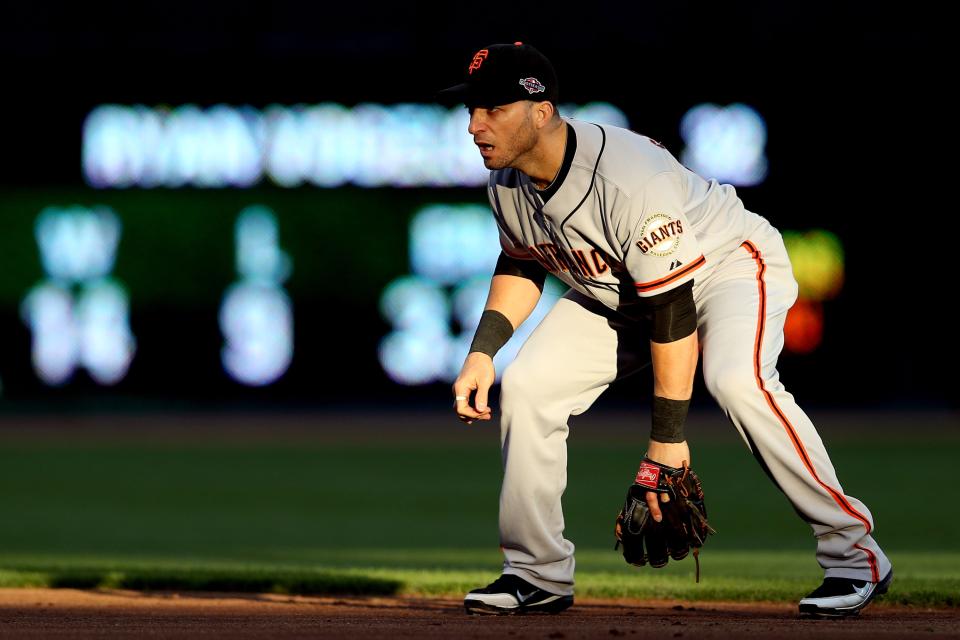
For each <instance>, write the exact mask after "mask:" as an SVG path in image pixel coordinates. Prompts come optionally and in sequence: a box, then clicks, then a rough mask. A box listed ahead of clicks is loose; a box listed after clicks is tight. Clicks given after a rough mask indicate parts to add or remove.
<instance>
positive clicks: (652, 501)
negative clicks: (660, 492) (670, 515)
mask: <svg viewBox="0 0 960 640" xmlns="http://www.w3.org/2000/svg"><path fill="white" fill-rule="evenodd" d="M646 499H647V508H649V509H650V515H651V516H653V519H654V520H656V521H657V522H660V521H661V520H663V515H662V514H661V513H660V504H659V502H658V501H657V494H656V493H655V492H653V491H647V495H646Z"/></svg>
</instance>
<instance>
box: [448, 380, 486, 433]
mask: <svg viewBox="0 0 960 640" xmlns="http://www.w3.org/2000/svg"><path fill="white" fill-rule="evenodd" d="M476 388H477V386H476V382H474V384H472V385H471V384H469V383H468V382H466V381H461V380H457V381H456V382H455V383H454V385H453V393H454V396H453V409H454V411H456V412H457V417H459V418H460V419H461V420H464V419H471V420H472V419H473V418H476V417H478V416H479V415H480V414H479V413H478V412H476V411H474V410H473V407H471V406H470V392H471V391H473V390H474V389H476ZM467 424H470V423H469V422H467Z"/></svg>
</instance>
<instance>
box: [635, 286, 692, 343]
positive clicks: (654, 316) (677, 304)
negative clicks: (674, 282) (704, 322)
mask: <svg viewBox="0 0 960 640" xmlns="http://www.w3.org/2000/svg"><path fill="white" fill-rule="evenodd" d="M643 302H644V304H646V305H648V314H647V317H648V318H649V319H650V339H651V340H653V341H654V342H659V343H661V344H664V343H667V342H676V341H677V340H680V339H681V338H686V337H687V336H689V335H690V334H691V333H693V332H694V331H696V330H697V305H696V303H695V302H694V301H693V280H690V281H689V282H686V283H684V284H682V285H680V286H679V287H677V288H676V289H672V290H670V291H667V292H666V293H661V294H658V295H655V296H651V297H650V298H643Z"/></svg>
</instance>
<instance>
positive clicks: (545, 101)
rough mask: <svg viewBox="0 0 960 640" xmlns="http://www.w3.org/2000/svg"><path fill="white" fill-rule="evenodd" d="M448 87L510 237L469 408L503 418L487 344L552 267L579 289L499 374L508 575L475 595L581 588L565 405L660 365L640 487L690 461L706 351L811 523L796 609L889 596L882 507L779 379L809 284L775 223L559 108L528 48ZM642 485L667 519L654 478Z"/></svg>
mask: <svg viewBox="0 0 960 640" xmlns="http://www.w3.org/2000/svg"><path fill="white" fill-rule="evenodd" d="M441 95H442V96H443V97H444V98H446V99H450V100H451V101H456V102H462V103H463V104H465V105H466V107H467V108H468V109H469V113H470V125H469V128H468V131H469V133H470V135H471V136H473V141H474V143H475V144H476V145H477V148H478V150H479V152H480V155H481V157H482V158H483V162H484V164H485V166H486V167H487V168H488V169H490V179H489V183H488V195H489V199H490V205H491V207H492V209H493V214H494V216H495V217H496V221H497V224H498V226H499V230H500V243H501V248H502V253H501V255H500V258H499V261H498V263H497V266H496V269H495V271H494V276H493V280H492V284H491V287H490V292H489V296H488V299H487V303H486V306H485V311H484V312H483V316H482V318H481V321H480V324H479V326H478V328H477V332H476V335H475V338H474V341H473V344H472V346H471V349H470V353H469V355H468V356H467V358H466V360H465V361H464V364H463V368H462V370H461V372H460V375H459V377H458V378H457V380H456V382H455V383H454V385H453V391H454V395H455V400H454V408H455V411H456V413H457V415H458V417H459V418H460V419H461V420H463V421H464V422H466V423H467V424H470V423H472V422H473V421H474V420H491V419H492V417H493V414H492V411H491V408H490V407H489V405H488V392H489V389H490V386H491V385H492V384H493V381H494V377H495V376H494V367H493V356H494V354H495V353H496V352H497V350H498V349H499V348H500V347H501V346H502V345H503V344H504V343H505V342H506V341H507V340H508V339H509V338H510V336H511V335H512V333H513V331H514V330H515V329H516V328H517V327H518V326H520V324H521V323H523V321H524V320H525V319H526V318H527V317H528V316H529V314H530V313H531V311H532V310H533V308H534V307H535V306H536V304H537V301H538V299H539V296H540V293H541V291H542V288H543V283H544V279H545V277H546V275H545V274H546V273H547V272H550V273H552V274H553V275H555V276H556V277H558V278H559V279H560V280H562V281H563V282H564V283H566V284H567V285H569V287H570V289H569V291H567V293H566V294H565V295H564V296H563V297H562V298H561V299H560V300H559V301H558V302H557V304H556V305H555V306H554V307H553V309H552V310H551V311H550V313H549V314H548V315H547V316H546V318H544V320H543V321H542V322H541V323H540V325H539V326H538V327H537V328H536V330H535V331H534V332H533V333H532V335H531V336H530V337H529V339H528V340H527V341H526V343H525V344H524V345H523V348H522V349H521V351H520V353H519V355H518V356H517V358H516V360H515V361H514V362H513V363H512V364H511V365H510V366H509V367H507V369H506V370H505V372H504V375H503V379H502V385H501V391H500V411H501V416H500V420H501V443H502V453H503V485H502V489H501V494H500V520H499V525H500V543H501V545H502V548H503V553H504V556H505V559H504V564H503V575H501V576H500V577H499V578H498V579H497V580H495V581H494V582H493V583H491V584H490V585H488V586H487V587H484V588H480V589H475V590H473V591H471V592H470V593H468V594H467V596H466V598H465V600H464V604H465V607H466V609H467V611H468V612H470V613H474V612H487V613H498V614H503V613H526V612H550V613H557V612H560V611H563V610H564V609H566V608H568V607H569V606H571V605H572V604H573V591H574V545H573V543H571V542H570V541H569V540H567V539H565V538H564V536H563V529H564V522H563V513H562V510H561V506H560V498H561V495H562V493H563V491H564V488H565V485H566V461H567V455H566V438H567V433H568V426H567V421H568V418H569V416H570V415H578V414H581V413H583V412H584V411H586V410H587V409H588V408H589V407H590V405H591V404H592V403H593V402H594V401H595V400H596V399H597V397H598V396H599V395H600V394H601V393H602V392H603V391H604V389H606V388H607V387H608V386H609V385H610V383H612V382H613V381H615V380H617V379H619V378H621V377H623V376H626V375H629V374H631V373H634V372H636V371H637V370H639V369H641V368H642V367H645V366H648V365H651V366H652V368H653V378H654V388H653V411H652V414H653V416H652V430H651V437H650V441H649V445H648V450H647V456H646V458H645V460H644V463H643V465H641V471H640V473H638V483H641V484H642V482H641V479H642V478H643V477H650V475H649V474H650V473H653V472H655V471H656V470H657V469H662V470H673V471H677V470H679V469H681V468H683V469H687V468H688V465H689V464H690V462H691V458H690V450H689V448H688V446H687V442H686V437H685V436H684V433H683V425H684V421H685V419H686V415H687V409H688V406H689V403H690V396H691V393H692V388H693V377H694V372H695V370H696V366H697V361H698V358H700V357H701V356H700V353H702V367H703V377H704V380H705V382H706V385H707V388H708V390H709V391H710V394H711V395H712V396H713V397H714V398H715V399H716V401H717V402H718V403H719V405H720V407H721V408H722V409H723V411H724V412H725V413H726V415H727V416H728V417H729V419H730V421H731V422H732V423H733V425H734V426H735V427H736V429H737V430H738V432H739V433H740V435H741V437H742V438H743V440H744V442H745V443H746V445H747V447H748V448H749V449H750V451H751V452H752V453H753V455H754V456H755V457H756V459H757V461H758V462H759V463H760V465H761V467H762V468H763V470H764V471H765V472H766V474H767V475H768V476H769V477H770V479H771V480H772V481H773V482H774V483H775V484H776V486H777V487H778V488H779V489H780V490H781V491H782V492H783V493H784V494H785V495H786V496H787V498H788V499H789V500H790V502H791V503H792V505H793V507H794V508H795V510H796V512H797V513H798V514H799V515H800V517H801V518H803V519H804V520H805V521H806V522H807V523H808V524H809V525H810V526H811V527H812V528H813V531H814V534H815V535H816V537H817V559H818V561H819V562H820V565H821V566H822V567H823V568H824V572H825V579H824V581H823V584H822V585H821V586H820V587H819V588H817V589H816V590H815V591H813V592H812V593H810V594H809V595H808V596H807V597H805V598H803V599H802V600H801V601H800V611H801V612H802V613H809V614H815V615H824V616H844V615H852V614H856V613H857V612H859V611H860V610H861V609H862V608H863V607H864V606H866V605H867V604H868V603H869V602H870V601H871V600H872V599H873V598H874V597H876V596H877V595H879V594H881V593H884V592H885V591H886V590H887V588H888V586H889V584H890V582H891V580H892V575H893V574H892V567H891V564H890V561H889V560H888V559H887V557H886V555H884V553H883V551H882V550H881V549H880V547H879V546H878V545H877V543H876V541H875V540H874V539H873V537H872V536H871V533H872V531H873V519H872V516H871V515H870V511H869V510H868V509H867V508H866V506H864V505H863V503H861V502H860V501H858V500H857V499H856V498H853V497H851V496H849V495H846V494H845V493H844V491H843V489H842V488H841V486H840V483H839V481H838V480H837V476H836V473H835V471H834V469H833V465H832V463H831V462H830V458H829V456H828V455H827V451H826V450H825V448H824V445H823V443H822V442H821V440H820V437H819V436H818V434H817V431H816V429H815V428H814V426H813V424H812V423H811V421H810V419H809V418H808V417H807V416H806V415H805V414H804V412H803V411H802V410H801V409H800V407H798V406H797V404H796V402H795V401H794V399H793V396H792V395H791V394H790V393H788V392H787V391H786V389H785V388H784V386H783V385H782V384H781V383H780V381H779V376H778V373H777V370H776V361H777V356H778V354H779V353H780V350H781V348H782V347H783V326H784V319H785V318H786V315H787V310H788V309H789V308H790V307H791V306H792V305H793V303H794V301H795V299H796V297H797V284H796V281H795V280H794V278H793V273H792V269H791V266H790V261H789V258H788V256H787V252H786V250H785V248H784V245H783V242H782V240H781V236H780V233H779V232H778V231H777V230H776V229H775V228H774V227H773V226H771V225H770V223H769V222H768V221H767V220H766V219H764V218H763V217H761V216H759V215H757V214H754V213H751V212H750V211H747V210H746V209H745V208H744V206H743V204H742V203H741V201H740V199H739V198H738V197H737V194H736V192H735V190H734V189H733V187H731V186H729V185H724V184H719V183H717V182H716V181H715V180H706V179H704V178H701V177H700V176H698V175H696V174H695V173H693V172H691V171H689V170H688V169H687V168H686V167H684V166H683V165H681V164H680V163H679V162H678V161H677V160H676V159H674V157H673V156H672V155H671V154H670V153H669V152H668V151H667V150H666V149H665V148H664V147H663V146H662V145H660V144H659V143H658V142H656V141H654V140H651V139H650V138H647V137H645V136H642V135H639V134H636V133H634V132H632V131H628V130H626V129H622V128H618V127H613V126H607V125H602V126H601V125H597V124H591V123H588V122H580V121H577V120H573V119H569V118H565V117H561V116H560V115H559V114H558V113H557V100H558V97H559V94H558V89H557V78H556V74H555V72H554V70H553V67H552V65H551V64H550V62H549V61H548V60H547V59H546V58H545V57H544V56H543V55H542V54H541V53H540V52H538V51H537V50H536V49H534V48H533V47H531V46H529V45H526V44H522V43H520V42H516V43H513V44H495V45H491V46H488V47H485V48H484V49H481V50H480V51H478V52H477V53H476V54H475V55H474V56H473V58H472V59H471V60H470V63H469V65H468V67H467V68H466V70H465V73H464V81H463V82H462V83H461V84H458V85H456V86H454V87H450V88H449V89H447V90H445V91H443V92H441ZM643 495H645V499H646V501H647V505H646V507H645V508H647V509H649V513H650V516H651V517H652V518H653V519H654V520H655V521H658V522H659V521H660V519H661V517H662V516H661V506H662V505H661V504H660V499H658V493H655V492H653V491H649V492H647V491H644V492H643ZM661 499H662V498H661ZM664 511H666V509H665V508H664ZM664 562H665V560H664Z"/></svg>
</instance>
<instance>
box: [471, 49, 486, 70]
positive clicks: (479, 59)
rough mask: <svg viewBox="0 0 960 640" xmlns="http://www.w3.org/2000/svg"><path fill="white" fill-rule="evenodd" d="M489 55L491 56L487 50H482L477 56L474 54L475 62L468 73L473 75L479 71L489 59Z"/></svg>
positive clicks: (473, 61) (472, 62)
mask: <svg viewBox="0 0 960 640" xmlns="http://www.w3.org/2000/svg"><path fill="white" fill-rule="evenodd" d="M488 55H490V52H489V51H487V50H486V49H480V51H477V52H476V53H475V54H473V60H472V61H471V62H470V66H469V67H468V68H467V72H468V73H473V72H474V70H476V69H479V68H480V65H482V64H483V61H484V60H486V59H487V56H488Z"/></svg>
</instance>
